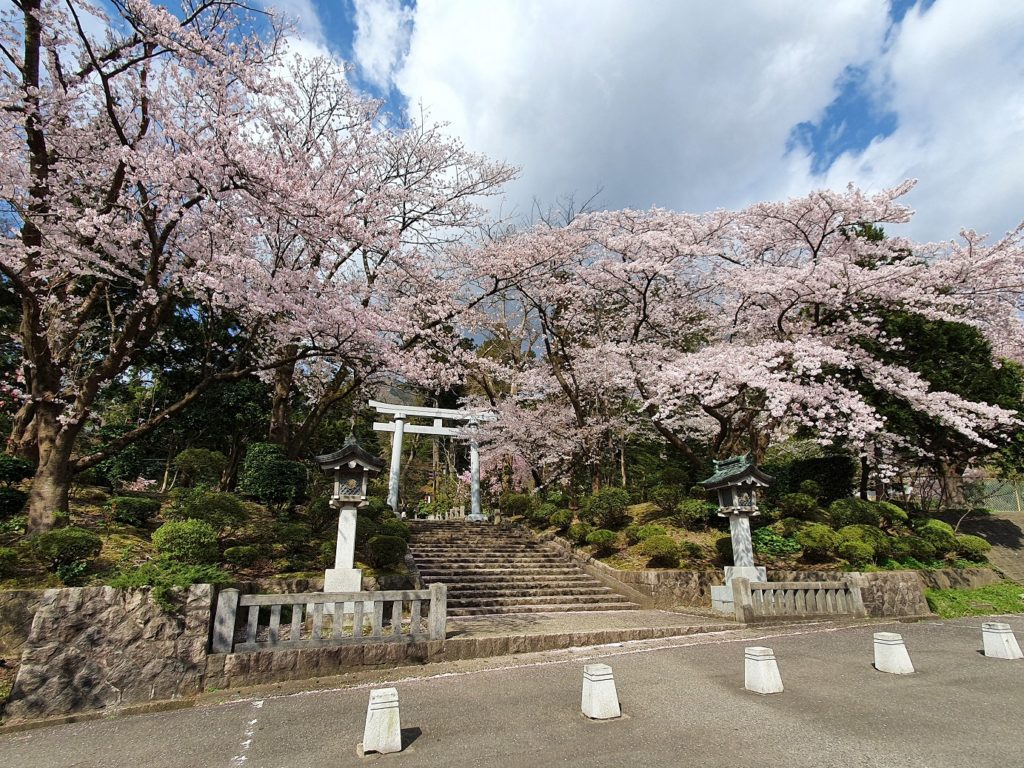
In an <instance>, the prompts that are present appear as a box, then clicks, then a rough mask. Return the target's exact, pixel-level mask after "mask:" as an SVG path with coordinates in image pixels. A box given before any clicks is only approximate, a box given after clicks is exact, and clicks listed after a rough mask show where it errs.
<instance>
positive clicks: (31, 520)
mask: <svg viewBox="0 0 1024 768" xmlns="http://www.w3.org/2000/svg"><path fill="white" fill-rule="evenodd" d="M56 416H57V413H56V409H54V408H52V407H47V408H40V409H39V412H38V413H37V415H36V418H37V427H36V434H37V435H38V438H39V464H38V465H37V466H36V474H35V477H33V478H32V490H31V491H30V492H29V495H28V526H27V530H26V533H27V534H28V535H29V536H37V535H38V534H40V533H45V532H46V531H49V530H51V529H52V528H53V527H54V525H55V524H56V523H57V518H58V515H63V516H66V515H68V513H69V509H68V492H69V491H70V490H71V478H72V476H73V475H72V472H71V451H72V449H73V448H74V445H75V437H77V435H78V431H79V430H78V429H75V428H74V427H73V426H71V425H68V426H66V427H64V428H63V429H62V428H61V424H60V422H59V421H58V420H57V418H56Z"/></svg>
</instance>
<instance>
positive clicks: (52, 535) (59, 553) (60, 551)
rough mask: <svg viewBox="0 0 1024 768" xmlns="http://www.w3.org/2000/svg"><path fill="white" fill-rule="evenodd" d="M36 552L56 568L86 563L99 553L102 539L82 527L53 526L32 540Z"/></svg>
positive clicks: (53, 568) (52, 567) (52, 568)
mask: <svg viewBox="0 0 1024 768" xmlns="http://www.w3.org/2000/svg"><path fill="white" fill-rule="evenodd" d="M32 547H33V549H35V551H36V554H38V555H39V557H41V558H42V559H43V560H45V561H46V562H47V564H48V565H49V566H50V570H54V571H55V570H56V569H57V568H59V567H61V566H70V565H73V564H75V563H87V562H89V561H90V560H93V559H95V558H96V556H97V555H99V553H100V550H101V549H102V548H103V540H102V539H100V537H99V536H97V535H96V534H95V533H93V532H92V531H87V530H85V529H84V528H75V527H70V528H55V529H54V530H52V531H47V532H46V533H41V534H39V535H38V536H36V538H35V539H33V540H32Z"/></svg>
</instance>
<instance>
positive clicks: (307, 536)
mask: <svg viewBox="0 0 1024 768" xmlns="http://www.w3.org/2000/svg"><path fill="white" fill-rule="evenodd" d="M274 536H275V538H276V539H277V543H278V544H280V545H281V546H282V547H284V548H285V550H286V551H287V552H288V553H289V554H295V553H296V552H299V551H300V550H302V548H303V547H305V546H306V545H307V544H308V543H309V542H310V540H311V539H312V538H313V532H312V531H311V530H310V529H309V526H308V525H306V524H305V523H298V522H288V523H278V524H277V525H276V526H274Z"/></svg>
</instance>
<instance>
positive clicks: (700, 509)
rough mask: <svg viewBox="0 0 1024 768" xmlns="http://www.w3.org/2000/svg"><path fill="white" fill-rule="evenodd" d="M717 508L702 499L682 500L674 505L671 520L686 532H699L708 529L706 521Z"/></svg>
mask: <svg viewBox="0 0 1024 768" xmlns="http://www.w3.org/2000/svg"><path fill="white" fill-rule="evenodd" d="M716 509H717V507H716V506H715V505H714V504H708V503H707V502H706V501H704V500H703V499H683V500H682V501H680V502H679V503H678V504H677V505H676V511H675V513H674V514H673V515H672V519H673V520H674V521H675V523H676V524H677V525H679V526H680V527H682V528H685V529H687V530H688V531H700V530H703V529H705V528H707V527H708V520H710V519H711V515H713V514H714V512H715V510H716Z"/></svg>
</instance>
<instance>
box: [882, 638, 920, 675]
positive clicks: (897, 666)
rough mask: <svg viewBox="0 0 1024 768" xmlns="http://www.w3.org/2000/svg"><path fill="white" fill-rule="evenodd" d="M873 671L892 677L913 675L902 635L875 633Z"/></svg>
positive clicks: (912, 665)
mask: <svg viewBox="0 0 1024 768" xmlns="http://www.w3.org/2000/svg"><path fill="white" fill-rule="evenodd" d="M875 669H877V670H878V671H879V672H889V673H890V674H893V675H910V674H913V672H914V663H913V662H912V661H911V660H910V654H909V653H907V646H906V644H905V643H904V642H903V636H902V635H899V634H897V633H895V632H875Z"/></svg>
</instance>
